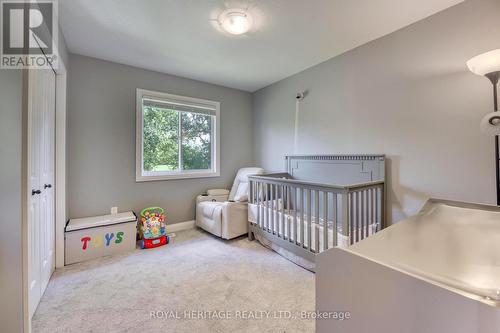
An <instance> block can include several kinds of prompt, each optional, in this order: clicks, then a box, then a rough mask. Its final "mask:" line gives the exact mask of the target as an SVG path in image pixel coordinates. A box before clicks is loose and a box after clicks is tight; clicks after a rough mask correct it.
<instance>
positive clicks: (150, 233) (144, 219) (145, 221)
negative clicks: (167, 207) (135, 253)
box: [139, 207, 169, 249]
mask: <svg viewBox="0 0 500 333" xmlns="http://www.w3.org/2000/svg"><path fill="white" fill-rule="evenodd" d="M139 235H140V236H141V242H140V246H141V249H150V248H153V247H158V246H162V245H165V244H168V242H169V237H168V236H167V233H166V231H165V212H164V210H163V208H160V207H148V208H144V209H143V210H142V211H141V219H140V223H139Z"/></svg>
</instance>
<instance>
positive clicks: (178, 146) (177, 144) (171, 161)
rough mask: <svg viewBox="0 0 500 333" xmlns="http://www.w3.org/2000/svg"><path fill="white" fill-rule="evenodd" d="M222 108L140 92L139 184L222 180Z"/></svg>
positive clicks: (138, 102)
mask: <svg viewBox="0 0 500 333" xmlns="http://www.w3.org/2000/svg"><path fill="white" fill-rule="evenodd" d="M219 106H220V104H219V102H213V101H207V100H202V99H197V98H191V97H183V96H176V95H171V94H166V93H160V92H155V91H148V90H143V89H137V124H136V126H137V129H136V130H137V133H136V135H137V142H136V146H137V147H136V159H137V161H136V181H150V180H164V179H176V178H201V177H217V176H219V175H220V171H219V132H220V131H219V124H218V121H219Z"/></svg>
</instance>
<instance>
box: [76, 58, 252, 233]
mask: <svg viewBox="0 0 500 333" xmlns="http://www.w3.org/2000/svg"><path fill="white" fill-rule="evenodd" d="M136 88H144V89H150V90H156V91H161V92H168V93H172V94H178V95H184V96H191V97H198V98H205V99H210V100H215V101H220V102H221V121H220V124H221V177H217V178H204V179H187V180H168V181H155V182H142V183H136V182H135V95H136ZM68 89H69V91H68V98H69V100H68V140H69V141H68V145H69V160H68V161H69V175H68V176H69V184H68V190H69V216H70V217H72V218H75V217H81V216H89V215H95V214H108V213H109V210H110V207H111V206H118V210H119V211H124V210H130V209H133V210H135V211H136V212H139V211H140V210H141V209H142V208H145V207H148V206H153V205H159V206H160V207H163V208H165V209H166V216H167V222H168V223H169V224H171V223H177V222H183V221H188V220H192V219H194V207H195V205H194V203H195V201H194V200H195V197H196V195H197V194H200V193H202V192H204V191H205V190H207V189H209V188H221V187H222V188H224V187H229V186H230V185H231V184H232V181H233V178H234V176H235V174H236V171H237V169H238V168H240V167H244V166H249V165H252V164H253V156H252V152H253V149H252V146H253V137H252V134H253V132H252V128H251V126H252V96H251V94H249V93H246V92H242V91H238V90H234V89H229V88H224V87H221V86H216V85H212V84H208V83H203V82H198V81H193V80H189V79H184V78H180V77H176V76H171V75H166V74H161V73H157V72H152V71H147V70H143V69H139V68H135V67H130V66H125V65H120V64H116V63H111V62H107V61H102V60H97V59H93V58H88V57H83V56H79V55H74V54H71V55H70V71H69V83H68Z"/></svg>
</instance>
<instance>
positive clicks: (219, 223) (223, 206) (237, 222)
mask: <svg viewBox="0 0 500 333" xmlns="http://www.w3.org/2000/svg"><path fill="white" fill-rule="evenodd" d="M263 173H264V170H263V169H261V168H242V169H240V170H238V173H237V174H236V178H235V179H234V183H233V186H232V188H231V191H228V190H225V189H222V190H221V189H216V190H208V191H207V194H202V195H199V196H198V197H197V198H196V225H197V226H198V227H200V228H202V229H204V230H206V231H208V232H210V233H212V234H214V235H215V236H218V237H221V238H224V239H232V238H235V237H238V236H241V235H244V234H246V233H247V232H248V207H247V202H248V176H249V175H260V174H263Z"/></svg>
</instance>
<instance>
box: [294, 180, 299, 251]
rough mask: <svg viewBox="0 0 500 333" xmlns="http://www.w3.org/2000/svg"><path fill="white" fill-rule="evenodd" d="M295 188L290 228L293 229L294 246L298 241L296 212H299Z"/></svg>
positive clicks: (295, 189)
mask: <svg viewBox="0 0 500 333" xmlns="http://www.w3.org/2000/svg"><path fill="white" fill-rule="evenodd" d="M297 196H298V195H297V188H296V187H294V188H293V224H292V227H293V241H294V242H295V244H299V240H298V239H297V237H298V236H297V222H298V221H297V215H298V210H299V207H298V205H297V202H298V198H297Z"/></svg>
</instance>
